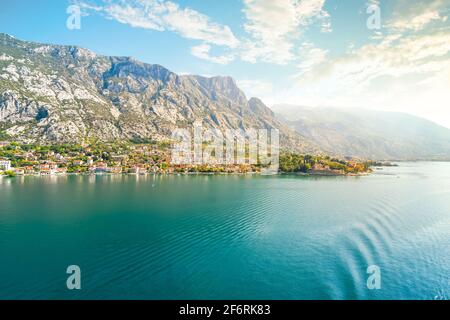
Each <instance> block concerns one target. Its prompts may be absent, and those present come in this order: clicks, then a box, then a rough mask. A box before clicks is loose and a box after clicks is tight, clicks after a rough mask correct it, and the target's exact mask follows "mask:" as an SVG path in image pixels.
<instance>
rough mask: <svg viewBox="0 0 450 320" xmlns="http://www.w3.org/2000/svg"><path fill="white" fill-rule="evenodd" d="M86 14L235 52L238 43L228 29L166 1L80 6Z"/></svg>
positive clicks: (115, 1) (136, 0)
mask: <svg viewBox="0 0 450 320" xmlns="http://www.w3.org/2000/svg"><path fill="white" fill-rule="evenodd" d="M81 6H82V7H83V8H85V9H87V10H94V11H96V12H101V13H103V14H104V15H105V16H106V17H107V18H109V19H113V20H116V21H118V22H120V23H123V24H128V25H130V26H132V27H135V28H144V29H151V30H156V31H165V30H168V31H172V32H175V33H178V34H179V35H181V36H182V37H184V38H187V39H193V40H201V41H203V42H205V43H209V44H214V45H219V46H226V47H230V48H236V47H237V46H238V45H239V40H238V39H237V38H236V37H235V36H234V34H233V32H232V31H231V29H230V28H229V27H228V26H224V25H221V24H218V23H215V22H213V21H211V20H210V18H209V17H208V16H206V15H204V14H202V13H200V12H198V11H195V10H193V9H190V8H181V7H180V6H179V5H178V4H176V3H174V2H171V1H163V0H130V1H124V0H112V1H110V0H108V1H107V0H103V2H102V5H91V4H88V3H85V2H81Z"/></svg>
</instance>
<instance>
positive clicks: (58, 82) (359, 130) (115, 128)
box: [0, 34, 450, 160]
mask: <svg viewBox="0 0 450 320" xmlns="http://www.w3.org/2000/svg"><path fill="white" fill-rule="evenodd" d="M273 110H275V111H276V112H277V113H278V114H277V115H276V114H275V113H274V112H273V111H272V110H271V109H269V108H268V107H267V106H266V105H265V104H264V103H263V102H262V101H261V100H259V99H258V98H251V99H247V97H246V96H245V94H244V93H243V92H242V91H241V90H240V89H239V88H238V87H237V85H236V82H235V81H234V80H233V79H232V78H230V77H212V78H206V77H202V76H194V75H177V74H176V73H174V72H171V71H170V70H168V69H166V68H164V67H162V66H160V65H156V64H146V63H142V62H139V61H137V60H134V59H132V58H129V57H109V56H102V55H97V54H95V53H93V52H91V51H89V50H86V49H83V48H80V47H76V46H60V45H46V44H39V43H33V42H27V41H21V40H17V39H15V38H14V37H11V36H9V35H6V34H0V140H1V139H5V138H7V139H10V140H16V141H21V142H36V143H55V142H77V143H88V142H92V141H114V140H121V139H135V138H147V139H153V140H157V141H163V140H167V139H169V138H170V137H171V134H172V132H173V130H174V129H175V128H177V127H190V126H192V124H193V123H194V121H197V120H202V121H203V126H204V127H205V128H211V129H220V130H222V131H223V130H225V129H241V130H243V131H247V130H248V129H258V128H265V129H271V128H277V129H279V130H280V142H281V145H282V147H283V148H284V149H290V150H295V151H297V152H300V153H327V154H330V155H335V156H352V157H361V158H369V159H386V160H392V159H395V160H409V159H414V160H416V159H427V160H429V159H450V130H449V129H446V128H443V127H440V126H438V125H436V124H434V123H432V122H430V121H427V120H423V119H421V118H417V117H414V116H411V115H406V114H399V113H388V112H378V111H369V110H362V109H331V108H306V107H296V106H288V105H278V106H274V107H273Z"/></svg>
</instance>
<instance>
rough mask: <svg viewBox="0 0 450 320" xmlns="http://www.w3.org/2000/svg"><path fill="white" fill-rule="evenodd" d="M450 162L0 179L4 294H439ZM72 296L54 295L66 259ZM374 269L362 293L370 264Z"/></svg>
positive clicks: (447, 267) (447, 269)
mask: <svg viewBox="0 0 450 320" xmlns="http://www.w3.org/2000/svg"><path fill="white" fill-rule="evenodd" d="M449 194H450V164H449V163H402V164H401V165H400V167H394V168H384V169H383V170H379V171H377V172H376V173H375V174H374V175H372V176H369V177H335V178H333V177H302V176H277V177H274V176H266V177H259V176H209V175H207V176H206V175H205V176H202V175H199V176H191V175H189V176H154V175H145V176H126V175H117V176H109V175H103V176H61V177H56V176H53V177H52V176H50V177H18V178H14V179H7V178H2V179H0V208H1V209H0V261H1V266H0V268H1V269H0V297H1V298H31V299H33V298H38V299H42V298H50V299H51V298H63V299H71V298H95V299H103V298H113V299H115V298H137V299H176V298H179V299H207V298H215V299H220V298H223V299H233V298H237V299H448V296H449V275H450V263H449V260H450V237H449V236H448V235H449V234H450V202H449V201H448V199H449ZM71 264H77V265H79V266H80V267H81V269H82V288H83V289H82V290H81V291H79V292H70V291H68V290H67V289H65V281H66V276H67V275H66V274H65V270H66V268H67V266H68V265H71ZM370 265H377V266H379V267H380V268H381V276H382V278H381V279H382V288H381V290H368V289H367V286H366V280H367V277H368V275H367V273H366V270H367V267H368V266H370Z"/></svg>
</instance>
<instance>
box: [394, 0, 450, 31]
mask: <svg viewBox="0 0 450 320" xmlns="http://www.w3.org/2000/svg"><path fill="white" fill-rule="evenodd" d="M449 9H450V3H449V2H448V0H428V1H420V0H408V1H405V0H399V1H398V2H397V7H396V9H395V10H394V15H393V17H392V18H391V20H390V21H389V22H388V23H387V27H388V28H389V29H391V30H393V31H395V32H404V31H421V30H423V29H424V28H426V27H427V26H428V25H429V24H431V23H433V22H445V21H447V19H448V16H447V15H446V12H448V10H449Z"/></svg>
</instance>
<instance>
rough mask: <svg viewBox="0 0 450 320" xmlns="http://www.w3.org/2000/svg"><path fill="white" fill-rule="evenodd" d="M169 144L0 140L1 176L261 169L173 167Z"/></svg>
mask: <svg viewBox="0 0 450 320" xmlns="http://www.w3.org/2000/svg"><path fill="white" fill-rule="evenodd" d="M170 146H171V145H170V143H168V142H165V143H162V142H146V143H129V142H116V143H92V144H90V145H87V146H81V145H70V144H61V145H34V144H19V143H16V142H5V141H3V142H0V174H1V175H2V176H9V177H14V176H24V175H39V176H48V175H65V174H134V175H144V174H190V173H210V174H213V173H223V174H227V173H228V174H250V173H260V172H261V170H262V168H263V166H261V165H259V164H256V165H255V164H227V165H225V164H200V165H196V164H192V165H187V164H183V165H176V164H173V163H172V161H171V148H170ZM280 171H281V172H284V173H304V174H312V175H353V174H362V173H367V172H369V171H370V169H369V165H368V164H367V163H363V162H361V161H355V160H346V161H342V160H339V159H332V158H330V157H327V156H309V155H298V154H293V153H287V154H286V153H285V154H282V155H281V156H280Z"/></svg>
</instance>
